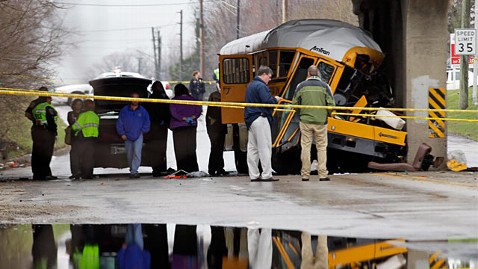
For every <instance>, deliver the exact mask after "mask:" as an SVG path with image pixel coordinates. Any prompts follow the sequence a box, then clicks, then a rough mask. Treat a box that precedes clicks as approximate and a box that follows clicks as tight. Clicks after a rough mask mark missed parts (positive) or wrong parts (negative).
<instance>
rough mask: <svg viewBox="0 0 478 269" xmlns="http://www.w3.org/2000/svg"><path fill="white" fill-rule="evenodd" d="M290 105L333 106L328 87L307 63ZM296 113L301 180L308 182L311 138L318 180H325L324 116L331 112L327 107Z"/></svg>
mask: <svg viewBox="0 0 478 269" xmlns="http://www.w3.org/2000/svg"><path fill="white" fill-rule="evenodd" d="M292 104H293V105H308V106H335V102H334V98H333V97H332V90H331V89H330V87H329V85H328V84H327V83H326V82H323V81H322V80H321V79H320V77H319V70H318V68H317V66H315V65H311V66H310V67H309V68H308V69H307V80H305V81H303V82H301V83H300V84H299V85H297V88H296V90H295V93H294V98H293V99H292ZM298 112H299V115H300V125H299V126H300V132H301V138H300V139H301V140H300V145H301V147H302V153H301V156H300V159H301V161H302V169H301V170H300V174H301V176H302V181H309V177H310V157H311V156H310V149H311V146H312V140H313V139H314V138H315V147H316V148H317V162H318V164H319V165H318V166H319V167H318V168H319V179H320V181H329V180H330V179H329V178H328V176H327V175H328V173H329V171H328V170H327V118H328V116H329V115H330V112H331V111H330V110H329V109H317V108H301V109H299V110H298Z"/></svg>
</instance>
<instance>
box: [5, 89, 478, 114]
mask: <svg viewBox="0 0 478 269" xmlns="http://www.w3.org/2000/svg"><path fill="white" fill-rule="evenodd" d="M0 94H3V95H20V96H35V97H36V96H52V97H53V96H55V97H67V98H77V99H95V100H107V101H126V102H131V101H137V102H142V103H167V104H183V105H205V106H215V107H228V108H237V109H244V108H245V107H268V108H273V109H275V110H279V111H290V110H291V109H301V108H313V109H327V110H354V109H361V110H363V111H378V110H388V111H408V112H430V111H444V112H446V113H454V112H455V113H458V112H459V113H475V114H477V115H478V110H459V109H418V108H377V107H344V106H310V105H291V104H261V103H239V102H211V101H188V100H174V99H171V100H170V99H152V98H133V97H120V96H100V95H84V94H71V93H55V92H45V91H38V90H24V89H13V88H0ZM333 113H334V114H335V115H350V116H361V117H375V116H376V115H374V114H354V113H339V112H333ZM380 117H387V116H382V115H381V116H380ZM391 117H394V116H391ZM396 117H400V118H410V119H433V118H426V117H416V116H396ZM440 119H442V120H453V121H467V122H477V121H478V120H470V119H447V118H440Z"/></svg>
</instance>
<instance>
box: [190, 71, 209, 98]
mask: <svg viewBox="0 0 478 269" xmlns="http://www.w3.org/2000/svg"><path fill="white" fill-rule="evenodd" d="M205 92H206V86H205V85H204V82H203V79H202V78H201V73H199V71H194V72H193V78H192V79H191V81H190V82H189V93H190V94H191V95H192V96H193V97H194V99H196V100H198V101H203V98H204V93H205Z"/></svg>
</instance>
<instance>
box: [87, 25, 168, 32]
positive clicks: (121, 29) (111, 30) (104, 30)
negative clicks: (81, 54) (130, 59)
mask: <svg viewBox="0 0 478 269" xmlns="http://www.w3.org/2000/svg"><path fill="white" fill-rule="evenodd" d="M175 25H177V23H172V24H165V25H160V26H155V27H154V28H163V27H169V26H175ZM142 29H151V27H135V28H120V29H103V30H89V31H81V30H80V31H77V32H80V33H96V32H115V31H131V30H142Z"/></svg>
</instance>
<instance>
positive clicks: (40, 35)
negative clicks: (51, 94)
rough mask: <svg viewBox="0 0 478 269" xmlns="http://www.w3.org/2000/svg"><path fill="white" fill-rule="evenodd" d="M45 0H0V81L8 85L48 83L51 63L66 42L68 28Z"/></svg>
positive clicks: (51, 71) (50, 3) (28, 85)
mask: <svg viewBox="0 0 478 269" xmlns="http://www.w3.org/2000/svg"><path fill="white" fill-rule="evenodd" d="M58 8H61V7H59V6H56V5H55V4H53V3H52V2H50V1H47V0H10V1H1V2H0V29H1V31H0V83H1V85H3V86H9V87H36V86H38V85H40V84H41V85H44V84H49V77H50V76H51V75H52V74H53V73H54V70H53V69H52V65H51V63H52V62H53V61H54V60H55V59H57V58H58V57H59V56H60V55H61V52H62V46H63V45H66V43H65V42H64V41H65V37H66V36H67V35H68V34H69V32H68V30H67V29H65V28H64V27H63V25H62V21H61V20H60V19H59V18H58V17H57V15H56V11H57V10H58Z"/></svg>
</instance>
